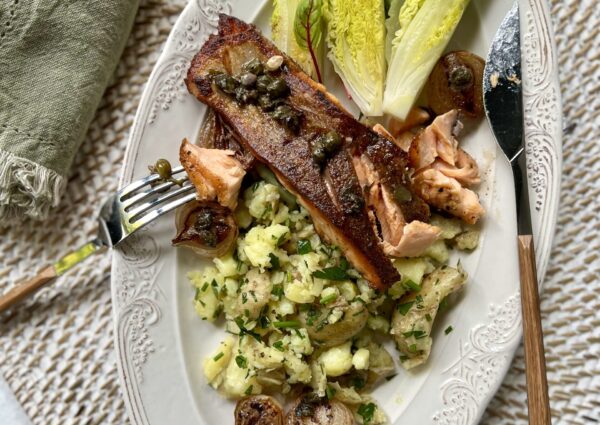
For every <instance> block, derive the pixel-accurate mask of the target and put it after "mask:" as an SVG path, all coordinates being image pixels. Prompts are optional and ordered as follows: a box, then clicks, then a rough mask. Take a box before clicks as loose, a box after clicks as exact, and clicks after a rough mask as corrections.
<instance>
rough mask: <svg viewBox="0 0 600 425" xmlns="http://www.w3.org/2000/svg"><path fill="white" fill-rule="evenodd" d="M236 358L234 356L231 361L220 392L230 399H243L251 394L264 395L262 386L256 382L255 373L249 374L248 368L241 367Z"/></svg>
mask: <svg viewBox="0 0 600 425" xmlns="http://www.w3.org/2000/svg"><path fill="white" fill-rule="evenodd" d="M235 357H236V356H233V355H232V356H231V359H230V360H229V364H228V365H227V369H226V370H225V375H224V377H223V383H222V385H221V386H220V387H219V390H221V391H222V392H223V394H224V395H225V396H226V397H230V398H241V397H244V396H245V395H249V394H260V393H262V386H261V385H260V384H259V383H258V381H257V380H256V376H254V374H253V373H248V369H247V368H241V367H239V366H238V364H237V363H236V361H235Z"/></svg>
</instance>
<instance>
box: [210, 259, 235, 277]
mask: <svg viewBox="0 0 600 425" xmlns="http://www.w3.org/2000/svg"><path fill="white" fill-rule="evenodd" d="M213 263H215V266H217V270H218V271H219V273H220V274H221V276H222V277H224V278H225V277H237V276H239V271H238V262H237V261H236V260H235V259H234V258H233V256H232V255H231V254H228V255H227V256H225V257H221V258H214V259H213Z"/></svg>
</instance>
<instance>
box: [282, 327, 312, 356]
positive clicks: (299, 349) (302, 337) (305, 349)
mask: <svg viewBox="0 0 600 425" xmlns="http://www.w3.org/2000/svg"><path fill="white" fill-rule="evenodd" d="M283 344H284V345H286V346H288V347H289V349H290V350H292V351H293V352H294V353H296V354H306V355H308V354H311V353H312V352H313V350H314V348H313V346H312V344H311V343H310V337H309V336H308V331H307V330H306V329H305V328H301V329H298V330H297V332H293V333H292V334H290V335H286V336H284V337H283Z"/></svg>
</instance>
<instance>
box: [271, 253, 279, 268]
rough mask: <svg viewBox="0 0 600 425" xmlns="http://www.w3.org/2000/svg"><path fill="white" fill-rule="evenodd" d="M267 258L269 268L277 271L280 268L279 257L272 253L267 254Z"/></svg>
mask: <svg viewBox="0 0 600 425" xmlns="http://www.w3.org/2000/svg"><path fill="white" fill-rule="evenodd" d="M269 258H270V259H271V268H272V269H273V270H277V269H278V268H279V267H280V263H279V257H278V256H276V255H275V254H273V253H272V252H269Z"/></svg>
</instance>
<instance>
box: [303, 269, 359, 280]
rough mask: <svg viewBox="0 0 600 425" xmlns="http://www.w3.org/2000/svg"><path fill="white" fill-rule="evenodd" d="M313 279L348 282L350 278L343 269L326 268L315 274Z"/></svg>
mask: <svg viewBox="0 0 600 425" xmlns="http://www.w3.org/2000/svg"><path fill="white" fill-rule="evenodd" d="M312 275H313V277H318V278H319V279H327V280H346V279H349V278H350V276H348V274H347V273H346V270H343V269H342V268H341V267H337V266H334V267H326V268H324V269H322V270H317V271H316V272H313V274H312Z"/></svg>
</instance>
